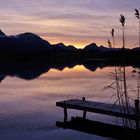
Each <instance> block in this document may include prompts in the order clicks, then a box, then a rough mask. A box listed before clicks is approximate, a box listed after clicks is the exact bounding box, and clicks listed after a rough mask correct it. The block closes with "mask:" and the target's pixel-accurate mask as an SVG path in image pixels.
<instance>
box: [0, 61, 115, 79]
mask: <svg viewBox="0 0 140 140" xmlns="http://www.w3.org/2000/svg"><path fill="white" fill-rule="evenodd" d="M78 64H81V65H83V66H84V67H85V68H86V69H88V70H90V71H96V69H97V68H100V69H102V68H104V67H108V66H113V65H112V64H107V63H105V62H99V61H94V62H83V63H77V62H73V63H72V62H71V63H52V62H40V61H38V62H32V61H31V62H18V63H17V62H0V66H1V67H0V81H2V80H3V79H4V78H5V77H6V76H12V77H13V76H16V77H19V78H22V79H26V80H31V79H35V78H37V77H38V76H40V75H41V74H43V73H46V72H48V71H49V70H50V69H57V70H60V71H63V70H64V69H65V68H66V67H68V68H73V67H75V66H76V65H78Z"/></svg>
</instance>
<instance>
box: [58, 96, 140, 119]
mask: <svg viewBox="0 0 140 140" xmlns="http://www.w3.org/2000/svg"><path fill="white" fill-rule="evenodd" d="M56 106H59V107H62V108H69V109H77V110H83V111H87V112H95V113H100V114H106V115H111V116H116V117H123V118H128V119H131V120H136V116H135V114H134V108H132V107H129V111H128V110H127V108H126V107H125V106H119V105H113V104H108V103H100V102H94V101H87V100H85V101H83V100H79V99H71V100H66V101H60V102H56ZM137 119H140V116H138V117H137Z"/></svg>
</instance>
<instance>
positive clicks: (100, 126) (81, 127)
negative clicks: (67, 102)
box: [56, 117, 139, 140]
mask: <svg viewBox="0 0 140 140" xmlns="http://www.w3.org/2000/svg"><path fill="white" fill-rule="evenodd" d="M56 126H58V127H61V128H64V129H72V130H76V131H80V132H84V133H88V134H94V135H99V136H103V137H109V138H114V139H119V140H139V138H137V137H138V135H137V132H136V131H135V130H134V129H131V128H126V127H122V126H116V125H111V124H106V123H101V122H96V121H91V120H87V119H83V118H80V117H76V118H74V117H72V119H71V121H68V122H67V123H64V122H56Z"/></svg>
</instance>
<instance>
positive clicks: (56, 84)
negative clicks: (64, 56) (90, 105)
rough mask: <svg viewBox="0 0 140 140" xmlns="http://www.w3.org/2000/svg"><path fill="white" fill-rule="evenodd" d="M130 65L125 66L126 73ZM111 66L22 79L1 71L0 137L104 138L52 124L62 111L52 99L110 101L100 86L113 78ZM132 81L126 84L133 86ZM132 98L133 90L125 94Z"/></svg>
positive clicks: (114, 120)
mask: <svg viewBox="0 0 140 140" xmlns="http://www.w3.org/2000/svg"><path fill="white" fill-rule="evenodd" d="M131 70H133V68H131V67H127V73H128V76H129V75H130V73H131V72H130V71H131ZM113 71H114V68H113V67H106V68H103V69H100V68H98V69H97V70H96V71H90V70H88V69H86V68H85V67H84V66H82V65H81V66H80V65H79V66H75V67H74V68H65V69H64V70H63V71H59V70H55V69H50V70H49V71H48V72H47V73H44V74H41V75H40V76H39V77H38V78H35V79H32V80H25V79H22V78H18V77H16V75H14V76H6V77H5V76H4V75H2V74H1V77H5V78H4V79H3V78H2V81H1V83H0V140H75V139H77V140H94V139H95V140H96V139H97V140H104V139H109V138H104V137H100V136H96V135H91V134H86V133H82V132H78V131H74V130H70V129H62V128H59V127H57V126H56V121H63V110H62V109H61V108H59V107H56V102H57V101H61V100H66V99H72V98H78V99H81V98H82V97H83V96H84V97H86V99H87V100H92V101H100V102H107V103H114V102H115V101H116V99H117V97H116V95H115V93H113V91H112V90H111V89H108V90H104V87H105V86H107V85H109V84H111V83H112V82H113V81H114V79H113V78H112V77H110V76H109V74H110V72H113ZM135 80H136V79H133V78H132V79H131V78H130V81H129V86H131V87H132V88H135V84H134V83H135ZM129 96H130V97H131V98H133V99H134V98H135V96H136V93H135V92H131V94H130V95H129ZM78 115H79V116H80V115H82V112H80V111H73V110H71V111H69V119H70V117H71V116H78ZM87 118H89V119H93V120H100V121H103V122H110V123H113V124H116V123H118V118H116V117H108V116H103V115H98V114H94V113H88V114H87Z"/></svg>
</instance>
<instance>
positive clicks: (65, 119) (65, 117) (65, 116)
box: [64, 107, 68, 123]
mask: <svg viewBox="0 0 140 140" xmlns="http://www.w3.org/2000/svg"><path fill="white" fill-rule="evenodd" d="M67 116H68V115H67V108H66V107H64V123H66V122H67Z"/></svg>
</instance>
